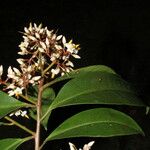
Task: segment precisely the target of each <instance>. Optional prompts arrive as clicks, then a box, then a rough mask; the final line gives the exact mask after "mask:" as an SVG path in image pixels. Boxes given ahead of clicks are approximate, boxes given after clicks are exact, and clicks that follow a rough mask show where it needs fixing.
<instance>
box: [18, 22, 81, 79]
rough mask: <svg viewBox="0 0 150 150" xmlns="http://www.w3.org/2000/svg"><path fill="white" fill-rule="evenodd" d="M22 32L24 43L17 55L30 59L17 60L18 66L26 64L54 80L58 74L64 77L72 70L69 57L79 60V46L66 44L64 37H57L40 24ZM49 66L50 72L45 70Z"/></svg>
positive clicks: (70, 42) (71, 43)
mask: <svg viewBox="0 0 150 150" xmlns="http://www.w3.org/2000/svg"><path fill="white" fill-rule="evenodd" d="M24 31H25V32H24V33H23V34H24V35H23V39H24V41H23V42H21V44H20V45H19V47H20V50H21V51H19V52H18V54H20V55H27V56H29V57H30V59H27V60H25V59H18V62H19V63H20V65H22V64H28V65H30V66H32V68H34V69H36V70H46V72H45V74H46V75H51V78H54V77H55V75H58V74H59V73H61V75H64V74H65V73H66V72H70V71H71V70H72V67H74V65H73V63H72V62H71V61H70V56H72V57H74V58H77V59H79V58H80V56H79V55H78V50H79V49H80V48H79V45H75V44H74V43H73V41H72V40H70V41H69V42H67V41H66V38H65V36H63V35H58V36H57V35H56V33H54V31H53V30H48V29H47V27H44V28H42V25H41V24H40V25H39V26H37V25H36V24H34V25H32V24H30V25H29V28H26V27H25V28H24ZM50 64H53V67H52V68H51V70H48V69H46V68H47V67H48V66H49V65H50Z"/></svg>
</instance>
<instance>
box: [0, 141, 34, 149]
mask: <svg viewBox="0 0 150 150" xmlns="http://www.w3.org/2000/svg"><path fill="white" fill-rule="evenodd" d="M30 139H31V138H24V139H20V138H7V139H2V140H0V149H1V150H16V149H17V147H19V145H21V144H22V143H24V142H25V141H27V140H30Z"/></svg>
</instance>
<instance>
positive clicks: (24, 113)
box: [9, 110, 29, 118]
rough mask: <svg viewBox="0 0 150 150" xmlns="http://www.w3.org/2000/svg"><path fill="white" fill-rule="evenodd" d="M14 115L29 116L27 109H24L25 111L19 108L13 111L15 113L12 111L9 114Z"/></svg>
mask: <svg viewBox="0 0 150 150" xmlns="http://www.w3.org/2000/svg"><path fill="white" fill-rule="evenodd" d="M13 115H15V116H16V117H18V116H22V117H26V118H29V117H28V115H27V111H26V110H24V111H22V110H17V111H16V112H13V113H10V114H9V116H10V117H11V116H13Z"/></svg>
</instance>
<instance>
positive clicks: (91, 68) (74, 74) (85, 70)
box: [49, 65, 116, 85]
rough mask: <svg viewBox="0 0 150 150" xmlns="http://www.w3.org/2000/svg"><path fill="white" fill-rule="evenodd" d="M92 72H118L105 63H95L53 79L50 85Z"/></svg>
mask: <svg viewBox="0 0 150 150" xmlns="http://www.w3.org/2000/svg"><path fill="white" fill-rule="evenodd" d="M91 72H107V73H112V74H116V73H115V71H114V70H112V69H111V68H110V67H107V66H104V65H93V66H88V67H82V68H80V69H76V70H73V71H71V72H69V73H67V74H65V75H64V76H61V77H58V78H56V79H54V80H53V81H51V82H50V84H49V85H51V84H54V83H57V82H60V81H63V80H67V79H72V78H76V77H80V76H82V75H85V74H88V73H91Z"/></svg>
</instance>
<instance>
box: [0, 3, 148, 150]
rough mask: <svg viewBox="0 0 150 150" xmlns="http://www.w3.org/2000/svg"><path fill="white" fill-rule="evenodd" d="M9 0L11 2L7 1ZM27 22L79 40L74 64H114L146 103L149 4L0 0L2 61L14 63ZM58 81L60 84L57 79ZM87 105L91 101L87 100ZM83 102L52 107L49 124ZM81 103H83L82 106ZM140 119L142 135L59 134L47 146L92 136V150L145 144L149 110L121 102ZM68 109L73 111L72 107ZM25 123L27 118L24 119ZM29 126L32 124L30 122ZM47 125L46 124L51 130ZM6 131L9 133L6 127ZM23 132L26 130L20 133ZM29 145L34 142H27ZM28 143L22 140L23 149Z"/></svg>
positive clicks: (144, 148)
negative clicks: (76, 136) (54, 109)
mask: <svg viewBox="0 0 150 150" xmlns="http://www.w3.org/2000/svg"><path fill="white" fill-rule="evenodd" d="M10 2H11V3H10ZM30 22H33V23H37V24H40V23H42V24H43V26H47V27H48V28H49V29H54V30H58V33H59V34H63V35H66V37H67V39H73V40H74V42H75V43H79V44H80V45H81V50H80V52H79V55H80V56H81V58H82V59H81V60H75V67H76V68H79V67H83V66H88V65H95V64H103V65H107V66H110V67H112V68H113V69H114V70H115V71H116V72H117V73H118V74H120V75H121V76H122V77H123V78H124V79H125V80H126V81H128V82H129V83H131V84H132V85H133V86H134V87H135V88H136V89H137V90H138V93H139V96H140V97H141V99H142V100H143V101H144V102H145V103H146V104H148V105H150V94H149V90H150V10H149V5H147V4H146V3H145V2H143V1H142V0H132V1H131V0H124V1H123V0H113V1H107V0H102V1H101V0H95V1H94V0H93V1H90V0H89V1H79V0H78V1H75V0H72V1H71V0H59V1H56V0H41V1H40V2H38V1H32V0H22V1H19V0H18V1H17V0H14V1H8V0H5V1H1V2H0V64H3V65H4V66H5V68H6V67H8V66H9V65H14V66H15V65H16V58H18V56H17V55H16V54H17V52H18V45H19V44H20V42H21V41H22V34H21V33H20V31H23V28H24V26H28V25H29V23H30ZM58 86H60V85H58ZM87 107H89V106H87ZM81 109H83V108H81V107H80V108H78V107H77V106H76V107H73V108H70V109H68V108H63V109H61V110H57V112H53V116H54V117H52V118H51V120H50V122H51V123H50V126H52V128H54V127H55V126H56V125H58V124H59V123H60V122H62V121H63V120H64V118H67V117H68V116H71V115H73V114H74V113H75V112H77V111H78V110H81ZM84 109H85V107H84ZM123 110H124V111H125V112H128V113H129V114H130V115H131V116H132V117H134V118H135V119H136V121H137V122H138V123H139V124H140V125H141V127H142V128H143V130H144V132H145V137H142V136H139V135H133V136H125V137H115V138H79V139H65V140H58V141H55V142H53V143H49V144H47V146H46V147H45V149H51V150H53V149H54V150H57V149H58V150H60V149H62V150H66V149H69V147H68V142H73V143H75V144H76V145H77V146H80V147H81V146H82V145H83V144H84V143H87V142H89V141H90V140H93V139H94V140H95V141H96V143H95V145H94V146H93V149H92V150H100V149H101V150H113V149H114V150H149V149H150V143H149V141H150V128H149V126H150V115H147V116H146V115H145V110H144V109H141V108H132V109H129V108H127V107H123ZM129 110H131V111H130V112H129ZM70 111H71V113H70ZM25 123H26V124H28V123H29V121H28V120H27V121H25ZM29 125H30V126H31V127H32V125H31V124H29ZM52 128H51V129H49V130H52ZM5 132H8V133H5ZM13 134H17V135H18V136H21V134H22V133H21V131H20V130H18V129H17V128H15V127H14V128H10V130H6V129H5V128H3V129H0V138H3V137H6V136H8V137H10V136H11V137H12V136H13ZM23 135H24V133H23ZM30 144H31V145H32V142H31V143H30ZM25 147H26V149H29V150H30V148H29V144H24V147H22V148H21V149H22V150H23V149H25Z"/></svg>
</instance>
